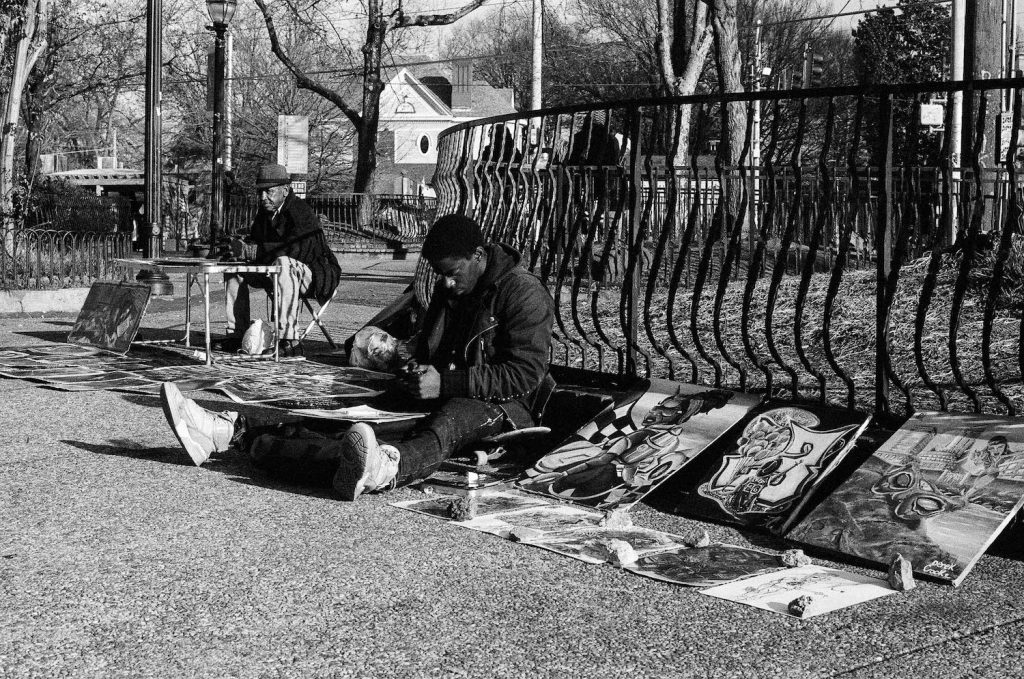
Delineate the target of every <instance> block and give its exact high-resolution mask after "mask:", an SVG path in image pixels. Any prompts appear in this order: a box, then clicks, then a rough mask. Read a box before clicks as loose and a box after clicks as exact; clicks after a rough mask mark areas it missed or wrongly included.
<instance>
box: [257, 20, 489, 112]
mask: <svg viewBox="0 0 1024 679" xmlns="http://www.w3.org/2000/svg"><path fill="white" fill-rule="evenodd" d="M479 1H480V2H484V0H479ZM255 2H256V6H257V7H259V8H260V12H262V14H263V20H264V21H265V22H266V24H267V35H268V36H270V49H271V50H273V52H274V55H275V56H277V58H278V59H279V60H280V61H281V63H282V64H284V65H285V68H287V69H288V70H289V71H290V72H291V74H292V75H293V76H295V83H296V84H297V85H298V86H299V87H300V88H302V89H304V90H309V91H310V92H315V93H316V94H319V95H320V96H321V97H323V98H324V99H327V100H328V101H330V102H331V103H332V104H334V105H335V106H337V107H338V109H339V110H340V111H341V112H342V113H343V114H345V117H346V118H348V119H349V120H350V121H351V122H352V124H353V125H356V126H359V125H361V124H362V121H363V117H362V115H360V113H359V111H357V110H355V109H354V108H353V107H351V106H350V105H349V103H348V102H347V101H346V100H345V98H344V97H342V96H341V95H340V94H338V93H337V92H335V91H334V90H332V89H330V88H329V87H326V86H324V85H321V84H320V83H318V82H316V81H315V80H313V79H312V78H310V77H309V76H307V75H306V74H305V72H304V71H303V70H302V69H301V68H299V67H298V65H296V63H295V62H294V61H292V60H291V58H290V57H289V56H288V54H287V53H286V52H285V51H284V49H283V48H282V47H281V41H280V40H279V39H278V37H277V28H276V27H275V26H274V17H273V16H271V14H270V10H268V9H267V3H266V2H265V0H255Z"/></svg>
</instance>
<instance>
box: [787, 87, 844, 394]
mask: <svg viewBox="0 0 1024 679" xmlns="http://www.w3.org/2000/svg"><path fill="white" fill-rule="evenodd" d="M835 124H836V100H835V98H834V97H829V98H828V110H827V111H826V113H825V139H824V141H823V142H822V145H821V152H820V153H819V154H818V186H819V196H818V201H817V203H816V204H817V218H816V219H815V220H814V230H813V232H812V233H811V242H810V244H809V245H808V246H807V260H806V262H805V263H804V268H803V274H802V275H801V276H800V287H799V289H798V290H797V295H796V320H795V321H794V323H793V342H794V346H795V347H796V354H797V358H799V359H800V362H801V363H802V364H803V366H804V368H806V369H807V372H809V373H810V374H811V375H812V376H813V377H814V378H815V379H816V380H818V390H819V392H820V393H821V399H820V400H821V401H822V402H823V403H824V402H825V400H826V399H827V395H826V393H825V376H824V375H823V374H822V372H821V370H819V369H818V368H816V367H815V366H813V365H811V361H810V360H809V359H808V357H807V349H806V347H805V346H804V337H803V329H804V322H803V321H804V310H805V309H806V305H807V292H808V290H810V287H811V275H812V274H813V273H814V270H815V268H816V266H817V257H818V250H819V248H820V247H821V236H822V233H823V232H824V230H825V221H826V220H827V219H828V216H829V210H828V208H829V206H831V205H832V194H833V185H832V174H831V173H830V172H829V166H828V155H829V153H830V152H831V150H832V137H833V133H834V132H835Z"/></svg>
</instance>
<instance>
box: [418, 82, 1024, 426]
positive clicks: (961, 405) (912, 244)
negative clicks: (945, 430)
mask: <svg viewBox="0 0 1024 679" xmlns="http://www.w3.org/2000/svg"><path fill="white" fill-rule="evenodd" d="M1022 88H1024V79H1012V80H987V81H978V82H968V83H931V84H920V85H898V86H880V87H873V88H871V89H870V90H868V89H860V88H834V89H823V90H795V91H785V92H763V93H758V94H744V93H739V94H730V95H725V96H719V97H699V96H695V97H683V98H666V99H657V100H645V101H629V102H620V103H613V104H602V105H600V106H590V107H588V106H575V107H567V108H561V109H550V110H545V111H532V112H528V113H524V114H518V115H508V116H502V117H496V118H490V119H487V120H481V121H474V122H472V123H465V124H461V125H459V126H456V127H453V128H450V129H449V130H448V131H446V132H445V133H444V134H443V135H442V137H441V140H440V145H439V160H438V168H437V173H436V175H435V178H434V184H435V186H436V187H437V189H438V191H439V201H440V207H439V210H438V212H439V213H440V214H449V213H454V212H460V213H464V214H469V215H472V216H474V217H476V218H477V219H478V220H479V221H480V222H481V224H482V225H483V226H484V228H485V231H486V233H487V235H488V236H489V237H490V238H492V239H495V240H501V241H505V242H508V243H509V244H511V245H513V246H515V247H517V248H519V249H520V250H521V251H522V252H523V254H524V263H525V264H526V266H528V267H529V268H530V269H531V270H532V271H534V272H535V273H537V274H538V275H539V276H540V277H541V278H542V280H543V281H544V282H545V283H546V284H547V285H548V287H549V289H550V290H551V291H552V294H553V296H554V300H555V303H556V307H557V322H556V346H555V351H554V361H555V362H556V363H559V364H563V365H566V366H574V367H583V368H587V369H595V370H601V371H604V372H613V373H620V374H643V375H653V376H663V377H669V378H674V379H682V380H687V381H693V382H702V383H707V384H714V385H719V386H724V387H732V388H737V389H745V390H763V391H767V392H771V393H773V394H777V395H778V394H787V395H790V396H793V397H798V398H809V399H816V400H820V401H825V402H829V403H832V404H836V405H840V406H845V407H851V408H852V407H858V408H863V409H868V410H872V411H874V412H875V413H876V414H878V415H880V416H885V415H887V414H894V413H905V412H908V411H913V410H921V409H954V410H974V411H984V412H1009V413H1017V412H1019V411H1020V410H1022V409H1024V351H1022V350H1021V334H1022V330H1024V323H1022V318H1024V313H1022V310H1024V239H1022V234H1021V212H1022V211H1021V200H1022V195H1021V181H1020V177H1019V172H1020V167H1019V163H1018V155H1019V154H1018V151H1019V150H1021V147H1022V146H1024V140H1022V139H1020V134H1019V130H1020V127H1021V108H1022V107H1021V94H1022V91H1024V90H1022ZM956 96H962V98H963V108H964V111H965V119H966V124H965V125H964V127H963V130H964V132H963V139H964V143H963V145H962V147H961V148H954V144H952V143H951V142H950V135H948V134H947V135H942V134H937V133H936V131H935V130H934V129H926V128H923V127H921V125H920V124H919V121H920V107H921V105H922V104H924V103H928V102H930V101H933V100H936V99H940V98H941V99H944V100H946V101H952V100H953V98H954V97H956ZM1004 102H1009V109H1008V111H1006V112H1001V111H1000V109H1001V108H1002V105H1003V104H1004ZM952 108H953V107H947V114H946V121H945V129H947V130H949V129H950V127H951V126H950V123H951V122H952V118H951V116H952ZM758 109H760V111H758ZM722 112H731V114H732V116H733V119H734V120H738V121H740V122H741V126H740V128H741V129H731V130H730V129H729V128H728V127H725V128H724V129H723V125H722V123H717V124H716V122H715V121H716V120H720V119H721V118H722V117H723V116H721V115H720V114H721V113H722ZM683 113H689V114H690V115H689V119H692V120H694V121H698V122H699V123H700V124H697V125H694V126H693V131H692V132H691V134H690V135H687V134H685V130H684V134H679V131H678V129H677V128H678V126H679V120H681V119H686V116H683V115H682V114H683ZM757 113H760V114H761V115H760V116H759V115H756V114H757ZM757 119H760V120H761V121H762V122H761V124H760V125H759V126H758V128H757V129H755V127H754V121H755V120H757ZM1000 137H1002V138H1000ZM730 138H732V139H733V140H735V143H733V144H730V143H728V140H729V139H730ZM681 139H682V140H684V141H686V142H688V143H689V148H691V149H702V148H707V147H709V146H713V144H712V143H710V142H712V141H717V142H719V143H718V146H717V153H716V154H715V155H714V157H706V158H705V157H701V156H700V154H691V153H686V152H685V151H684V149H682V147H681V144H680V140H681ZM421 271H423V273H424V274H425V276H424V277H428V276H427V275H428V273H429V268H428V267H426V266H425V265H421ZM421 278H423V277H421ZM428 290H429V285H423V284H421V285H420V287H419V292H420V294H421V297H424V296H426V293H427V291H428Z"/></svg>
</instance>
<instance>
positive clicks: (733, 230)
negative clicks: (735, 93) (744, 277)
mask: <svg viewBox="0 0 1024 679" xmlns="http://www.w3.org/2000/svg"><path fill="white" fill-rule="evenodd" d="M753 136H754V102H752V101H751V102H748V103H747V124H746V125H745V126H744V131H743V147H742V148H741V149H740V158H739V162H740V164H739V175H740V176H739V186H740V198H739V207H738V209H737V214H736V216H735V218H734V219H733V220H732V221H731V224H730V223H728V222H727V223H726V227H727V228H726V234H725V235H726V242H725V247H724V253H723V257H722V264H721V270H720V271H719V274H718V286H717V287H716V289H715V300H714V307H713V310H712V318H711V329H712V333H713V334H714V338H715V348H716V349H717V350H718V353H719V354H721V356H722V358H724V359H725V362H726V363H728V364H729V365H730V366H731V367H732V368H733V369H734V370H736V372H737V374H738V375H739V384H740V390H741V391H743V390H744V389H745V388H746V382H747V373H746V369H745V368H744V366H743V363H742V362H740V361H739V360H738V359H736V358H735V357H734V356H733V355H732V352H731V351H730V350H729V348H728V347H727V346H726V343H725V333H723V332H722V304H723V303H724V301H725V295H726V292H727V291H728V289H729V279H730V277H731V276H732V266H733V262H734V261H735V260H736V259H737V258H738V257H739V256H740V252H739V249H740V248H741V247H742V235H743V228H744V226H745V225H746V224H747V219H748V211H749V212H752V211H750V210H749V205H750V191H749V189H748V186H749V184H748V177H747V164H746V162H745V161H746V159H747V158H748V157H750V156H751V145H752V142H753ZM715 174H716V175H717V177H718V182H719V185H721V183H722V177H723V174H724V173H723V168H722V164H721V163H720V162H716V164H715ZM753 223H754V220H753V219H751V220H750V224H753Z"/></svg>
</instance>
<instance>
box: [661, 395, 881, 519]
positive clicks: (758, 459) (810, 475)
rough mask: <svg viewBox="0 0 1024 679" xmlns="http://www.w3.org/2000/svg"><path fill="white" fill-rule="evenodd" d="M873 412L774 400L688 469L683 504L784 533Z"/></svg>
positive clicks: (683, 509) (707, 515) (709, 515)
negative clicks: (864, 413) (792, 403)
mask: <svg viewBox="0 0 1024 679" xmlns="http://www.w3.org/2000/svg"><path fill="white" fill-rule="evenodd" d="M869 419H870V418H869V416H867V415H862V414H860V413H856V412H852V411H849V410H836V409H832V408H825V407H809V406H799V407H798V406H794V405H791V404H788V403H783V402H768V403H766V404H765V405H763V406H761V407H759V408H758V409H757V410H756V411H755V412H754V413H753V414H752V415H751V416H750V417H749V419H747V421H746V422H745V424H744V425H743V429H742V431H741V432H739V433H738V434H730V438H729V439H722V440H721V441H720V444H719V446H716V447H715V448H713V449H709V450H708V452H707V453H705V454H704V455H702V456H701V457H700V459H699V460H697V461H696V462H695V463H694V464H692V465H690V467H689V468H688V469H687V474H686V478H685V479H682V480H681V483H680V488H679V500H678V501H677V504H676V511H677V512H678V513H679V514H682V515H684V516H690V517H693V518H698V519H710V520H712V521H718V522H721V523H729V524H738V525H741V526H747V527H751V528H767V529H768V530H769V531H771V532H773V533H775V534H777V535H782V534H784V533H785V531H786V530H787V529H788V528H789V526H790V525H792V523H793V521H794V520H795V519H796V518H797V516H798V515H799V512H800V510H801V509H802V508H803V507H804V505H805V504H806V503H807V502H808V501H809V500H810V498H811V497H812V496H813V494H814V491H815V489H816V488H817V486H818V484H819V483H820V482H821V480H822V479H823V478H824V477H825V476H827V475H828V474H829V472H831V471H832V470H833V469H835V468H836V466H837V465H838V464H839V462H840V461H841V460H842V459H843V457H844V456H845V455H846V454H847V453H848V452H849V451H850V450H851V449H852V447H853V443H854V441H855V440H856V439H857V437H858V436H859V435H860V433H861V432H862V431H864V428H865V427H866V426H867V424H868V420H869Z"/></svg>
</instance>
